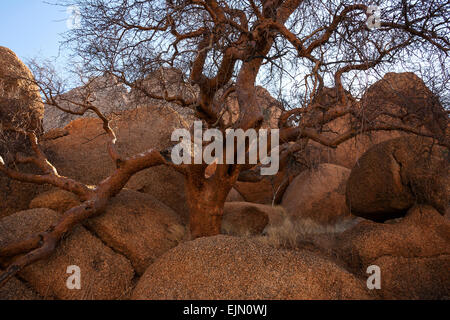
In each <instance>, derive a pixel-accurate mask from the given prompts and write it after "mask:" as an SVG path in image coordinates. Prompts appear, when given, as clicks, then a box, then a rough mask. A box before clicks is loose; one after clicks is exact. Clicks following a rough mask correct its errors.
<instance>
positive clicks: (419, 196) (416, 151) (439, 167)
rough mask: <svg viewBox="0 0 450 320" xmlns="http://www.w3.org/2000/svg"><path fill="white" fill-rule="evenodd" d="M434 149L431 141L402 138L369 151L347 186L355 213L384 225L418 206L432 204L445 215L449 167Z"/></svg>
mask: <svg viewBox="0 0 450 320" xmlns="http://www.w3.org/2000/svg"><path fill="white" fill-rule="evenodd" d="M432 147H433V142H432V141H430V140H428V139H425V138H421V137H403V138H398V139H393V140H389V141H386V142H383V143H381V144H378V145H376V146H374V147H372V148H371V149H370V150H369V151H367V152H366V153H365V154H364V155H363V156H362V157H361V159H359V164H358V165H356V166H355V167H354V168H353V170H352V172H351V174H350V178H349V180H348V184H347V189H346V198H347V204H348V206H349V207H350V209H351V211H352V213H353V214H355V215H357V216H360V217H363V218H366V219H372V220H375V221H384V220H388V219H392V218H396V217H399V216H402V215H404V214H405V213H406V211H407V210H408V209H409V208H411V207H412V206H413V205H414V204H415V203H429V204H431V205H433V206H434V207H435V208H436V209H438V211H440V212H441V213H442V214H444V213H445V210H446V208H447V206H448V203H449V201H450V183H449V182H450V176H449V167H450V166H449V162H448V160H447V159H445V157H444V152H443V150H442V149H440V148H436V147H435V148H432ZM431 150H432V151H431Z"/></svg>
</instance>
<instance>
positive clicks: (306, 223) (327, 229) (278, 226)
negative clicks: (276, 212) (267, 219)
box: [261, 207, 359, 249]
mask: <svg viewBox="0 0 450 320" xmlns="http://www.w3.org/2000/svg"><path fill="white" fill-rule="evenodd" d="M280 208H281V207H280ZM281 209H282V208H281ZM280 213H282V214H283V216H282V217H281V219H280V220H279V221H278V223H274V224H269V225H268V226H267V227H266V229H265V230H264V236H263V237H261V240H262V241H264V242H265V243H267V244H269V245H271V246H273V247H276V248H289V249H295V248H299V247H301V246H303V245H304V244H305V243H313V244H314V243H315V242H316V240H318V238H321V239H324V238H326V236H327V235H328V236H329V238H333V237H334V236H335V235H336V234H339V233H342V232H344V231H346V230H348V229H350V228H351V227H353V226H354V225H356V224H357V223H358V222H359V219H345V220H341V221H339V222H337V223H336V224H329V225H324V224H320V223H317V222H316V221H314V220H312V219H296V220H294V219H292V218H291V217H290V216H288V215H287V213H286V211H285V210H284V209H282V210H280ZM324 236H325V237H324Z"/></svg>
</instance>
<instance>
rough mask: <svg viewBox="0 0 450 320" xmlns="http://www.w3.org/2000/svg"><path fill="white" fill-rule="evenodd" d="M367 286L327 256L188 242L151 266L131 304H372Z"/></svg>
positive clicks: (223, 239) (246, 242) (223, 240)
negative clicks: (306, 301) (308, 301)
mask: <svg viewBox="0 0 450 320" xmlns="http://www.w3.org/2000/svg"><path fill="white" fill-rule="evenodd" d="M369 297H370V293H369V291H368V290H367V288H365V283H364V282H362V281H361V280H359V279H358V278H356V277H354V276H353V275H352V274H351V273H349V272H348V271H346V270H345V269H343V268H341V267H340V266H338V265H337V264H335V263H333V262H332V261H330V260H328V259H326V258H324V257H323V256H320V255H317V254H313V253H311V252H308V251H288V250H279V249H274V248H272V247H270V246H268V245H265V244H263V243H262V242H260V241H259V240H257V239H249V238H233V237H227V236H216V237H210V238H201V239H197V240H195V241H191V242H187V243H184V244H182V245H180V246H178V247H176V248H174V249H172V250H171V251H169V252H168V253H166V254H165V255H164V256H162V257H161V258H160V259H159V260H158V261H156V262H155V263H154V264H152V265H151V266H150V267H149V268H148V269H147V271H146V272H145V274H144V275H143V276H142V277H141V279H140V280H139V282H138V284H137V286H136V289H135V290H134V292H133V295H132V299H138V300H143V299H144V300H145V299H149V300H159V299H170V300H172V299H187V300H191V299H192V300H198V299H200V300H202V299H208V300H210V299H225V300H241V299H268V300H270V299H367V298H369Z"/></svg>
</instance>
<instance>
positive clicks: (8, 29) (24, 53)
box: [0, 0, 68, 65]
mask: <svg viewBox="0 0 450 320" xmlns="http://www.w3.org/2000/svg"><path fill="white" fill-rule="evenodd" d="M47 2H52V3H54V2H57V0H48V1H47ZM67 18H68V14H67V12H66V8H64V7H60V6H54V5H51V4H48V3H46V2H44V1H43V0H0V46H4V47H8V48H10V49H11V50H13V51H14V52H15V53H16V54H17V55H18V56H19V57H20V58H21V59H22V60H24V61H26V60H27V59H30V58H35V57H42V58H46V59H50V58H54V57H57V56H58V54H59V42H60V41H61V40H62V37H61V36H60V34H61V33H63V32H65V31H67V24H66V21H67ZM63 57H64V54H63V55H62V56H60V57H59V58H58V62H59V63H58V65H62V64H63V62H64V58H63ZM61 63H62V64H61Z"/></svg>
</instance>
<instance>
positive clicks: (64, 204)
mask: <svg viewBox="0 0 450 320" xmlns="http://www.w3.org/2000/svg"><path fill="white" fill-rule="evenodd" d="M79 204H80V199H79V198H78V197H77V196H76V195H75V194H73V193H72V192H68V191H65V190H61V189H54V190H50V191H47V192H44V193H41V194H40V195H38V196H37V197H36V198H34V199H33V200H32V201H31V203H30V209H35V208H48V209H52V210H55V211H57V212H60V213H63V212H65V211H67V210H69V209H71V208H73V207H76V206H78V205H79Z"/></svg>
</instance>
